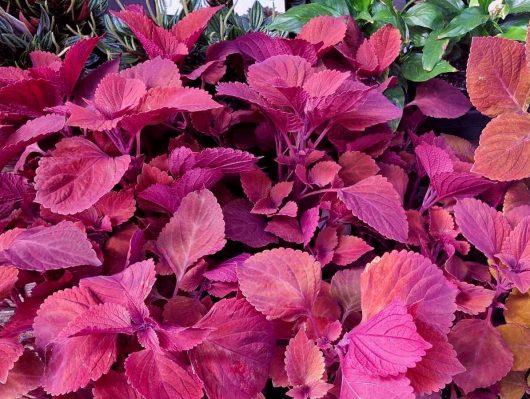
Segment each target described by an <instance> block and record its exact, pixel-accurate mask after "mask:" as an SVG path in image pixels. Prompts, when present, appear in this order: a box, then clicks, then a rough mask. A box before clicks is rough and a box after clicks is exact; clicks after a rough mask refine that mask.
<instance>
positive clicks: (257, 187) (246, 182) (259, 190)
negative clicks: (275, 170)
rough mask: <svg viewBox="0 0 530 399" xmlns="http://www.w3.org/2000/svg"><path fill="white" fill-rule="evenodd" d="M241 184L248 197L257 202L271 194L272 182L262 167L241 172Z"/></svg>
mask: <svg viewBox="0 0 530 399" xmlns="http://www.w3.org/2000/svg"><path fill="white" fill-rule="evenodd" d="M241 186H242V188H243V191H244V192H245V195H246V196H247V198H248V199H249V200H250V201H251V202H253V203H256V202H257V201H259V200H260V199H262V198H265V197H267V196H268V195H269V192H270V191H271V188H272V182H271V180H270V179H269V177H268V176H267V175H266V174H265V173H264V172H263V171H262V170H261V169H256V170H255V171H252V172H245V173H242V174H241Z"/></svg>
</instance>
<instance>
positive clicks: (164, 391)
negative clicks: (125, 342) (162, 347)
mask: <svg viewBox="0 0 530 399" xmlns="http://www.w3.org/2000/svg"><path fill="white" fill-rule="evenodd" d="M125 373H126V375H127V379H128V381H129V383H130V384H131V385H132V387H133V388H134V389H136V390H137V391H138V392H139V393H140V394H142V395H143V396H144V397H145V399H201V398H202V396H203V394H202V386H201V383H200V381H199V380H198V378H197V377H196V376H195V374H193V372H192V371H191V369H189V367H187V366H185V365H184V364H181V363H180V362H179V361H178V360H177V359H176V358H174V357H173V356H172V355H171V354H169V353H164V352H156V351H152V350H150V349H144V350H142V351H140V352H134V353H132V354H130V355H129V357H127V360H126V361H125Z"/></svg>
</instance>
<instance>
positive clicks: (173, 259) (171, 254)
mask: <svg viewBox="0 0 530 399" xmlns="http://www.w3.org/2000/svg"><path fill="white" fill-rule="evenodd" d="M225 243H226V240H225V223H224V220H223V212H222V210H221V207H220V206H219V204H218V203H217V200H216V198H215V196H214V195H213V194H212V193H211V192H210V191H208V190H201V191H197V192H193V193H190V194H188V195H187V196H186V197H184V199H183V200H182V202H181V203H180V207H179V208H178V210H177V211H176V212H175V214H174V215H173V217H172V218H171V220H170V221H169V223H168V224H167V225H166V226H165V227H164V229H163V230H162V232H161V233H160V235H159V236H158V239H157V247H158V250H159V251H160V253H161V254H162V256H163V257H164V259H165V260H166V262H167V263H168V265H169V267H170V268H171V270H172V271H173V272H174V273H175V275H176V276H177V281H179V280H180V279H181V278H182V276H184V273H185V272H186V270H187V269H188V268H189V267H190V266H191V265H193V263H195V262H196V261H197V260H199V259H200V258H202V257H203V256H206V255H211V254H214V253H216V252H217V251H219V250H220V249H222V248H223V247H224V245H225Z"/></svg>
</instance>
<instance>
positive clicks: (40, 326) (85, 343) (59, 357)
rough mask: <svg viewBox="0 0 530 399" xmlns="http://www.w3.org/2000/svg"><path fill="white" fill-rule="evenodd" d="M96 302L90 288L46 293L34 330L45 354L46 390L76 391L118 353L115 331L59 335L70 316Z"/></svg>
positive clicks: (54, 392)
mask: <svg viewBox="0 0 530 399" xmlns="http://www.w3.org/2000/svg"><path fill="white" fill-rule="evenodd" d="M96 304H97V302H96V301H95V300H94V299H93V298H92V296H91V294H90V292H89V291H87V290H86V289H81V288H72V289H68V290H64V291H59V292H56V293H55V294H53V295H51V296H49V297H48V298H47V299H46V300H45V301H44V303H43V304H42V306H41V307H40V309H39V311H38V312H37V317H36V318H35V322H34V324H33V330H34V332H35V336H36V343H37V345H38V347H39V348H41V349H42V350H46V352H47V355H48V359H47V363H46V369H45V375H44V378H43V382H42V386H43V387H44V389H45V390H46V391H47V392H48V393H50V394H52V395H60V394H64V393H68V392H72V391H76V390H78V389H79V388H82V387H84V386H86V385H87V384H88V383H89V382H90V380H93V381H95V380H97V379H98V378H99V377H101V376H102V375H103V374H105V373H106V372H107V371H108V370H109V369H110V367H111V365H112V363H114V361H115V359H116V356H117V351H116V336H115V335H114V334H110V335H107V334H105V335H102V334H94V335H87V336H82V337H73V338H64V339H58V338H59V335H60V333H61V331H62V330H63V329H64V328H65V327H67V326H68V324H69V323H70V322H71V321H72V320H74V319H75V318H76V317H78V316H79V315H81V314H82V313H83V312H85V311H86V310H88V308H89V307H91V306H93V305H96ZM78 359H83V362H82V363H79V361H78Z"/></svg>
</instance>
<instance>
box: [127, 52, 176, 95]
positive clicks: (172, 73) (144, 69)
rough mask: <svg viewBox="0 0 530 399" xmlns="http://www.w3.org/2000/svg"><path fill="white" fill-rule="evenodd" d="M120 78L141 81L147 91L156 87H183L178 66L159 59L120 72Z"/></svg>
mask: <svg viewBox="0 0 530 399" xmlns="http://www.w3.org/2000/svg"><path fill="white" fill-rule="evenodd" d="M119 76H121V77H124V78H127V79H138V80H141V81H142V82H143V83H144V84H145V87H146V88H147V89H152V88H154V87H182V82H181V80H180V72H179V68H178V66H177V65H176V64H175V63H174V62H172V61H170V60H168V59H164V58H160V57H157V58H155V59H152V60H148V61H145V62H142V63H140V64H137V65H134V66H132V67H130V68H127V69H124V70H122V71H120V73H119Z"/></svg>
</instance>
